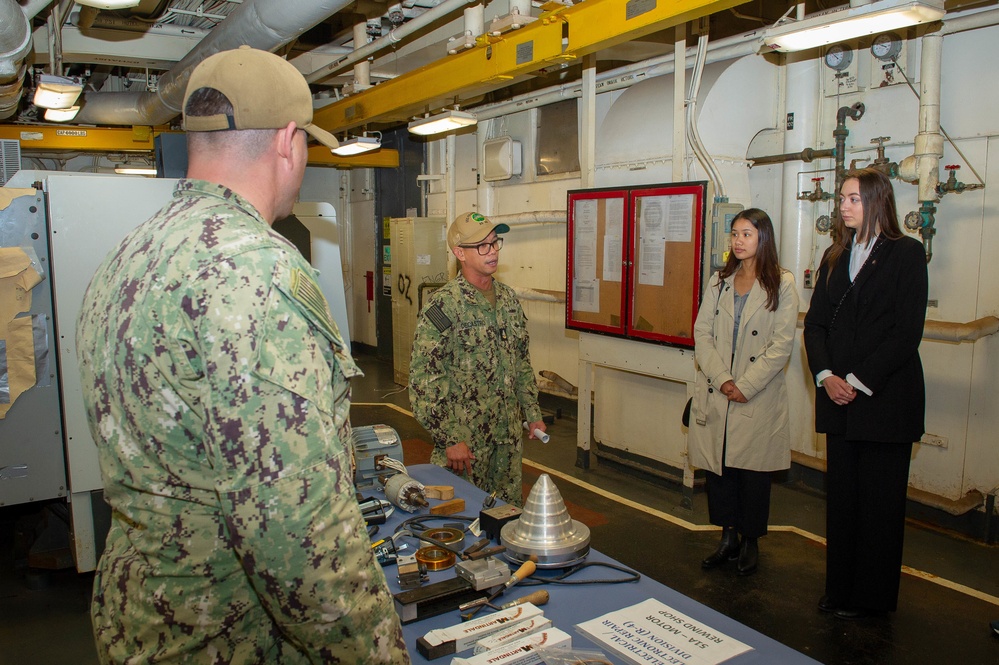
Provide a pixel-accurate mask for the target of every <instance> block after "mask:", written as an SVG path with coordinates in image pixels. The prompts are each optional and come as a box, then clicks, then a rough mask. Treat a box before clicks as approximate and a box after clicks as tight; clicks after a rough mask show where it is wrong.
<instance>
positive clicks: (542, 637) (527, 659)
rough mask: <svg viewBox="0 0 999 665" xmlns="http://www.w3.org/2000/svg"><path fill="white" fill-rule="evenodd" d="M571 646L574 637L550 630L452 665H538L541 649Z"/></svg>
mask: <svg viewBox="0 0 999 665" xmlns="http://www.w3.org/2000/svg"><path fill="white" fill-rule="evenodd" d="M571 646H572V637H570V636H569V635H568V634H567V633H564V632H562V631H561V630H559V629H558V628H549V629H547V630H542V631H539V632H537V633H532V634H530V635H528V636H526V637H522V638H520V639H519V640H514V641H513V642H508V643H506V644H504V645H502V646H499V647H497V648H495V649H490V650H489V651H483V652H482V653H480V654H478V655H475V656H469V657H468V658H455V659H454V660H452V661H451V665H536V664H537V663H540V662H541V654H539V653H538V649H539V648H541V647H548V648H551V647H566V648H569V647H571Z"/></svg>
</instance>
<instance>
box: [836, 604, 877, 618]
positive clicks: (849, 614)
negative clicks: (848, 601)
mask: <svg viewBox="0 0 999 665" xmlns="http://www.w3.org/2000/svg"><path fill="white" fill-rule="evenodd" d="M833 616H834V617H836V618H837V619H846V620H847V621H853V620H855V619H866V618H867V617H869V616H871V613H870V612H868V611H867V610H864V609H861V608H859V607H856V608H852V609H851V608H846V607H841V608H840V609H838V610H833Z"/></svg>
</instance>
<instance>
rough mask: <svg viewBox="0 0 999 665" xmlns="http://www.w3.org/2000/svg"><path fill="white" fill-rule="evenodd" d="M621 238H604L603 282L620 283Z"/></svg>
mask: <svg viewBox="0 0 999 665" xmlns="http://www.w3.org/2000/svg"><path fill="white" fill-rule="evenodd" d="M621 263H622V261H621V237H620V236H617V237H615V236H606V237H604V281H605V282H620V281H621Z"/></svg>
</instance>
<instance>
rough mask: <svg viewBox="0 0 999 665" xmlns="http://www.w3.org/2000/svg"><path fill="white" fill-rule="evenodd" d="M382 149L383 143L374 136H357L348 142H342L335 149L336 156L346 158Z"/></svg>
mask: <svg viewBox="0 0 999 665" xmlns="http://www.w3.org/2000/svg"><path fill="white" fill-rule="evenodd" d="M381 147H382V142H381V141H380V140H379V139H377V138H375V137H374V136H355V137H354V138H352V139H348V140H346V141H340V145H339V146H337V147H336V148H333V154H334V155H340V156H341V157H346V156H348V155H359V154H361V153H362V152H369V151H371V150H378V149H379V148H381Z"/></svg>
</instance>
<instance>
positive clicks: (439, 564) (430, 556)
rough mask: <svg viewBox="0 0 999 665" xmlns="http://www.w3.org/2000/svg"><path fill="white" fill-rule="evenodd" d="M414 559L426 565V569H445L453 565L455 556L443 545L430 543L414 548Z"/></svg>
mask: <svg viewBox="0 0 999 665" xmlns="http://www.w3.org/2000/svg"><path fill="white" fill-rule="evenodd" d="M416 560H417V561H419V562H420V563H422V564H423V565H424V566H426V567H427V570H447V569H448V568H450V567H451V566H453V565H454V563H455V561H456V560H457V557H456V556H455V555H454V553H453V552H448V551H447V550H446V549H444V548H443V547H437V546H436V545H431V546H430V547H422V548H420V549H418V550H416Z"/></svg>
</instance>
